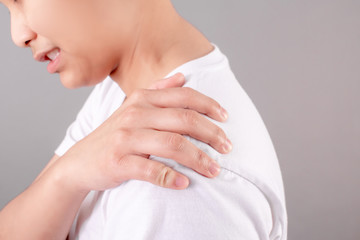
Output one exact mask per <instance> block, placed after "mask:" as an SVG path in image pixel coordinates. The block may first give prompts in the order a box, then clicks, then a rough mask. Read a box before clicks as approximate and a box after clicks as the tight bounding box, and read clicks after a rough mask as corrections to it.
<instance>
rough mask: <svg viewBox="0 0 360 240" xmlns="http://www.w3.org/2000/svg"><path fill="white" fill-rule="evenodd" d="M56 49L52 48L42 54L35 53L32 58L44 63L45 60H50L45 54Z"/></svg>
mask: <svg viewBox="0 0 360 240" xmlns="http://www.w3.org/2000/svg"><path fill="white" fill-rule="evenodd" d="M55 49H56V48H52V49H50V50H48V51H43V52H36V53H35V54H34V55H33V57H34V59H35V60H36V61H39V62H45V61H47V60H50V59H49V58H48V57H47V54H48V53H50V52H52V51H53V50H55Z"/></svg>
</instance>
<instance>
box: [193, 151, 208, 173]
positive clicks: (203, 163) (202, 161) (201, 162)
mask: <svg viewBox="0 0 360 240" xmlns="http://www.w3.org/2000/svg"><path fill="white" fill-rule="evenodd" d="M194 158H195V163H196V167H197V169H204V168H205V169H207V166H208V161H207V158H206V155H205V153H204V152H203V151H201V150H200V149H198V150H197V151H196V152H195V154H194Z"/></svg>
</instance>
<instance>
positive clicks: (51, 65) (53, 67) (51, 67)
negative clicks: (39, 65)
mask: <svg viewBox="0 0 360 240" xmlns="http://www.w3.org/2000/svg"><path fill="white" fill-rule="evenodd" d="M59 63H60V53H59V55H58V56H57V57H56V58H55V59H54V60H52V61H50V62H49V64H48V66H47V70H48V72H49V73H55V72H56V71H57V69H58V66H59Z"/></svg>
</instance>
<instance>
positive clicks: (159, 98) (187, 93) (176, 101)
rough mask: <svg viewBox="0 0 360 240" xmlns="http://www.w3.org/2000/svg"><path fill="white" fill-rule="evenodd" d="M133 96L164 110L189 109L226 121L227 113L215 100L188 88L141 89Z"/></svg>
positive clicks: (137, 99) (136, 99)
mask: <svg viewBox="0 0 360 240" xmlns="http://www.w3.org/2000/svg"><path fill="white" fill-rule="evenodd" d="M134 93H135V94H133V95H132V97H133V99H134V101H139V99H142V100H144V101H146V102H148V103H149V104H151V105H154V106H157V107H162V108H187V109H192V110H194V111H197V112H200V113H203V114H205V115H207V116H209V117H211V118H212V119H215V120H217V121H225V120H226V119H227V116H228V114H227V112H226V110H225V109H224V108H222V107H221V106H220V104H219V103H218V102H217V101H215V100H214V99H212V98H210V97H208V96H205V95H204V94H202V93H200V92H198V91H195V90H194V89H191V88H188V87H182V88H166V89H161V90H146V89H141V90H140V89H139V90H138V91H136V92H134Z"/></svg>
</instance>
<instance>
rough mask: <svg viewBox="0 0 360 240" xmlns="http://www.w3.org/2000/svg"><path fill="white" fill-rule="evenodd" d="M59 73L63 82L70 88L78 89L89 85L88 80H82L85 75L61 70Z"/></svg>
mask: <svg viewBox="0 0 360 240" xmlns="http://www.w3.org/2000/svg"><path fill="white" fill-rule="evenodd" d="M59 75H60V81H61V84H62V85H63V86H64V87H66V88H68V89H76V88H80V87H85V86H87V84H86V82H85V81H83V80H82V79H83V78H84V77H81V76H79V75H78V74H74V73H69V72H60V73H59Z"/></svg>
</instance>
